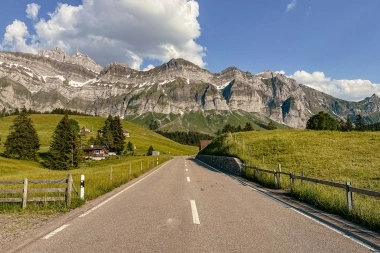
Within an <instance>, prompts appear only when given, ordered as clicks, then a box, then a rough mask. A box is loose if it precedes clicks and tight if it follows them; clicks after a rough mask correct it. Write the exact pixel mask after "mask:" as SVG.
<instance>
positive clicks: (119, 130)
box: [111, 116, 125, 153]
mask: <svg viewBox="0 0 380 253" xmlns="http://www.w3.org/2000/svg"><path fill="white" fill-rule="evenodd" d="M111 132H112V138H113V143H112V147H111V150H112V151H113V152H116V153H120V152H122V151H123V150H124V146H125V135H124V132H123V126H122V124H121V121H120V117H119V116H115V117H114V118H113V120H112V121H111Z"/></svg>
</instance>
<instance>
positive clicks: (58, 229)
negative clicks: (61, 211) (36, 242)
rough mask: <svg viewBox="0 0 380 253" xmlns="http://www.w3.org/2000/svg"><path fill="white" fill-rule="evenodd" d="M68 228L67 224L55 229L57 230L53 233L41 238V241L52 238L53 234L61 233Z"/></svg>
mask: <svg viewBox="0 0 380 253" xmlns="http://www.w3.org/2000/svg"><path fill="white" fill-rule="evenodd" d="M68 226H69V224H65V225H63V226H61V227H59V228H57V229H56V230H54V231H53V232H51V233H49V234H47V235H45V236H44V237H42V239H45V240H47V239H49V238H50V237H52V236H54V235H55V234H57V233H59V232H61V231H62V230H64V229H65V228H67V227H68Z"/></svg>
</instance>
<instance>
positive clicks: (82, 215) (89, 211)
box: [78, 166, 162, 218]
mask: <svg viewBox="0 0 380 253" xmlns="http://www.w3.org/2000/svg"><path fill="white" fill-rule="evenodd" d="M161 167H162V166H161ZM161 167H160V168H161ZM160 168H158V169H157V170H155V171H153V172H152V173H150V174H149V175H147V176H146V177H144V178H142V179H141V180H139V181H137V182H136V183H133V184H132V185H130V186H128V187H127V188H125V189H124V190H122V191H121V192H118V193H116V194H115V195H113V196H112V197H110V198H109V199H106V200H105V201H103V202H102V203H100V204H99V205H96V206H94V207H93V208H91V209H90V210H88V211H87V212H84V213H82V214H81V215H79V216H78V217H80V218H82V217H84V216H86V215H87V214H89V213H91V212H92V211H95V210H96V209H98V208H99V207H101V206H102V205H104V204H106V203H107V202H109V201H111V200H112V199H114V198H116V197H117V196H119V195H120V194H122V193H123V192H125V191H126V190H128V189H129V188H131V187H132V186H135V185H136V184H138V183H140V182H141V181H143V180H144V179H145V178H147V177H149V176H151V175H153V174H154V173H156V172H157V171H158V170H159V169H160Z"/></svg>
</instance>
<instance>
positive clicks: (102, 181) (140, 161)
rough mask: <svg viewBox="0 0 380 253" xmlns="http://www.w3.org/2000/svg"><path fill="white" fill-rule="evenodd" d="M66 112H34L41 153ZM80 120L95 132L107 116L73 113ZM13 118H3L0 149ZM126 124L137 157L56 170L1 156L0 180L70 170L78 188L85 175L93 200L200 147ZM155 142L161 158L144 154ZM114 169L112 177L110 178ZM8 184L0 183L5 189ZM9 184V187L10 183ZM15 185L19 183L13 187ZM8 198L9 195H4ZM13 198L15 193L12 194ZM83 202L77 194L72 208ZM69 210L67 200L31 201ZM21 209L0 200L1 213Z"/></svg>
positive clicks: (39, 207)
mask: <svg viewBox="0 0 380 253" xmlns="http://www.w3.org/2000/svg"><path fill="white" fill-rule="evenodd" d="M62 117H63V115H45V114H41V115H40V114H38V115H31V119H32V120H33V123H34V126H35V128H36V130H37V133H38V135H39V139H40V142H41V149H40V152H46V151H48V149H49V142H50V138H51V136H52V133H53V132H54V129H55V127H56V125H57V124H58V122H59V121H60V120H61V119H62ZM70 118H73V119H75V120H77V121H78V123H79V126H80V127H81V128H82V127H83V126H87V127H88V128H89V129H94V132H96V130H98V129H99V128H100V127H102V126H103V125H104V121H105V120H106V119H105V118H100V117H91V116H70ZM13 119H14V117H5V118H0V137H1V141H2V144H1V145H0V152H3V149H4V147H3V143H4V142H5V140H6V137H7V135H8V132H9V127H10V126H11V125H12V124H13ZM122 124H123V127H124V128H125V129H128V130H129V132H130V136H131V137H129V138H127V140H126V142H128V141H131V142H132V143H134V144H135V145H136V147H137V149H136V154H137V155H136V156H119V157H111V158H109V159H106V160H102V161H83V162H82V163H81V164H80V167H79V168H78V169H75V170H70V171H53V170H48V169H46V168H44V167H43V166H42V165H41V164H40V163H38V162H31V161H21V160H13V159H7V158H4V157H1V156H0V165H1V166H0V180H23V179H24V178H28V179H62V178H66V177H67V175H68V173H70V174H72V176H73V180H74V184H75V186H76V189H79V187H80V186H79V183H80V175H82V174H84V175H85V177H86V189H85V199H86V200H90V199H94V198H96V197H98V196H100V195H102V194H104V193H106V192H109V191H111V190H112V189H114V188H116V187H118V186H120V185H122V184H124V183H126V182H128V181H129V180H131V179H133V178H136V177H139V176H140V175H141V174H142V173H144V172H146V171H149V170H150V169H152V168H154V167H155V166H157V164H161V163H163V162H165V161H167V160H169V159H170V156H171V155H187V154H195V153H196V152H197V151H198V148H197V147H193V146H186V145H181V144H178V143H176V142H174V141H171V140H169V139H166V138H165V137H163V136H161V135H159V134H156V133H155V132H152V131H149V130H147V129H146V128H143V127H141V126H138V125H135V124H133V123H130V122H126V121H123V122H122ZM91 136H94V137H95V136H96V133H93V134H90V135H87V138H90V137H91ZM150 145H152V146H153V147H154V149H155V150H158V151H160V152H161V155H160V156H159V157H152V156H144V154H146V152H147V150H148V148H149V146H150ZM111 168H112V180H111V177H110V173H111ZM4 187H6V186H4V185H3V186H1V188H4ZM7 187H10V186H7ZM13 187H16V188H17V186H13ZM4 197H6V196H4ZM13 197H14V196H13ZM81 203H83V201H81V200H80V199H79V198H78V197H77V195H76V194H74V200H73V204H72V206H71V208H73V207H76V206H79V205H81ZM67 210H69V209H68V208H67V207H66V206H65V205H64V203H59V202H54V203H50V204H47V203H42V204H32V203H31V204H28V209H27V210H26V211H27V212H28V211H30V212H36V211H37V212H43V213H44V212H51V211H53V212H56V211H67ZM15 211H16V212H18V211H21V205H20V204H19V203H0V212H15Z"/></svg>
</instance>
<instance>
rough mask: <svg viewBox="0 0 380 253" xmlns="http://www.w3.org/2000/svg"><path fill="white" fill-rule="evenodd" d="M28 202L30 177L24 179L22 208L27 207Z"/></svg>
mask: <svg viewBox="0 0 380 253" xmlns="http://www.w3.org/2000/svg"><path fill="white" fill-rule="evenodd" d="M27 202H28V179H27V178H25V179H24V191H23V194H22V209H25V208H26V203H27Z"/></svg>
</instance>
